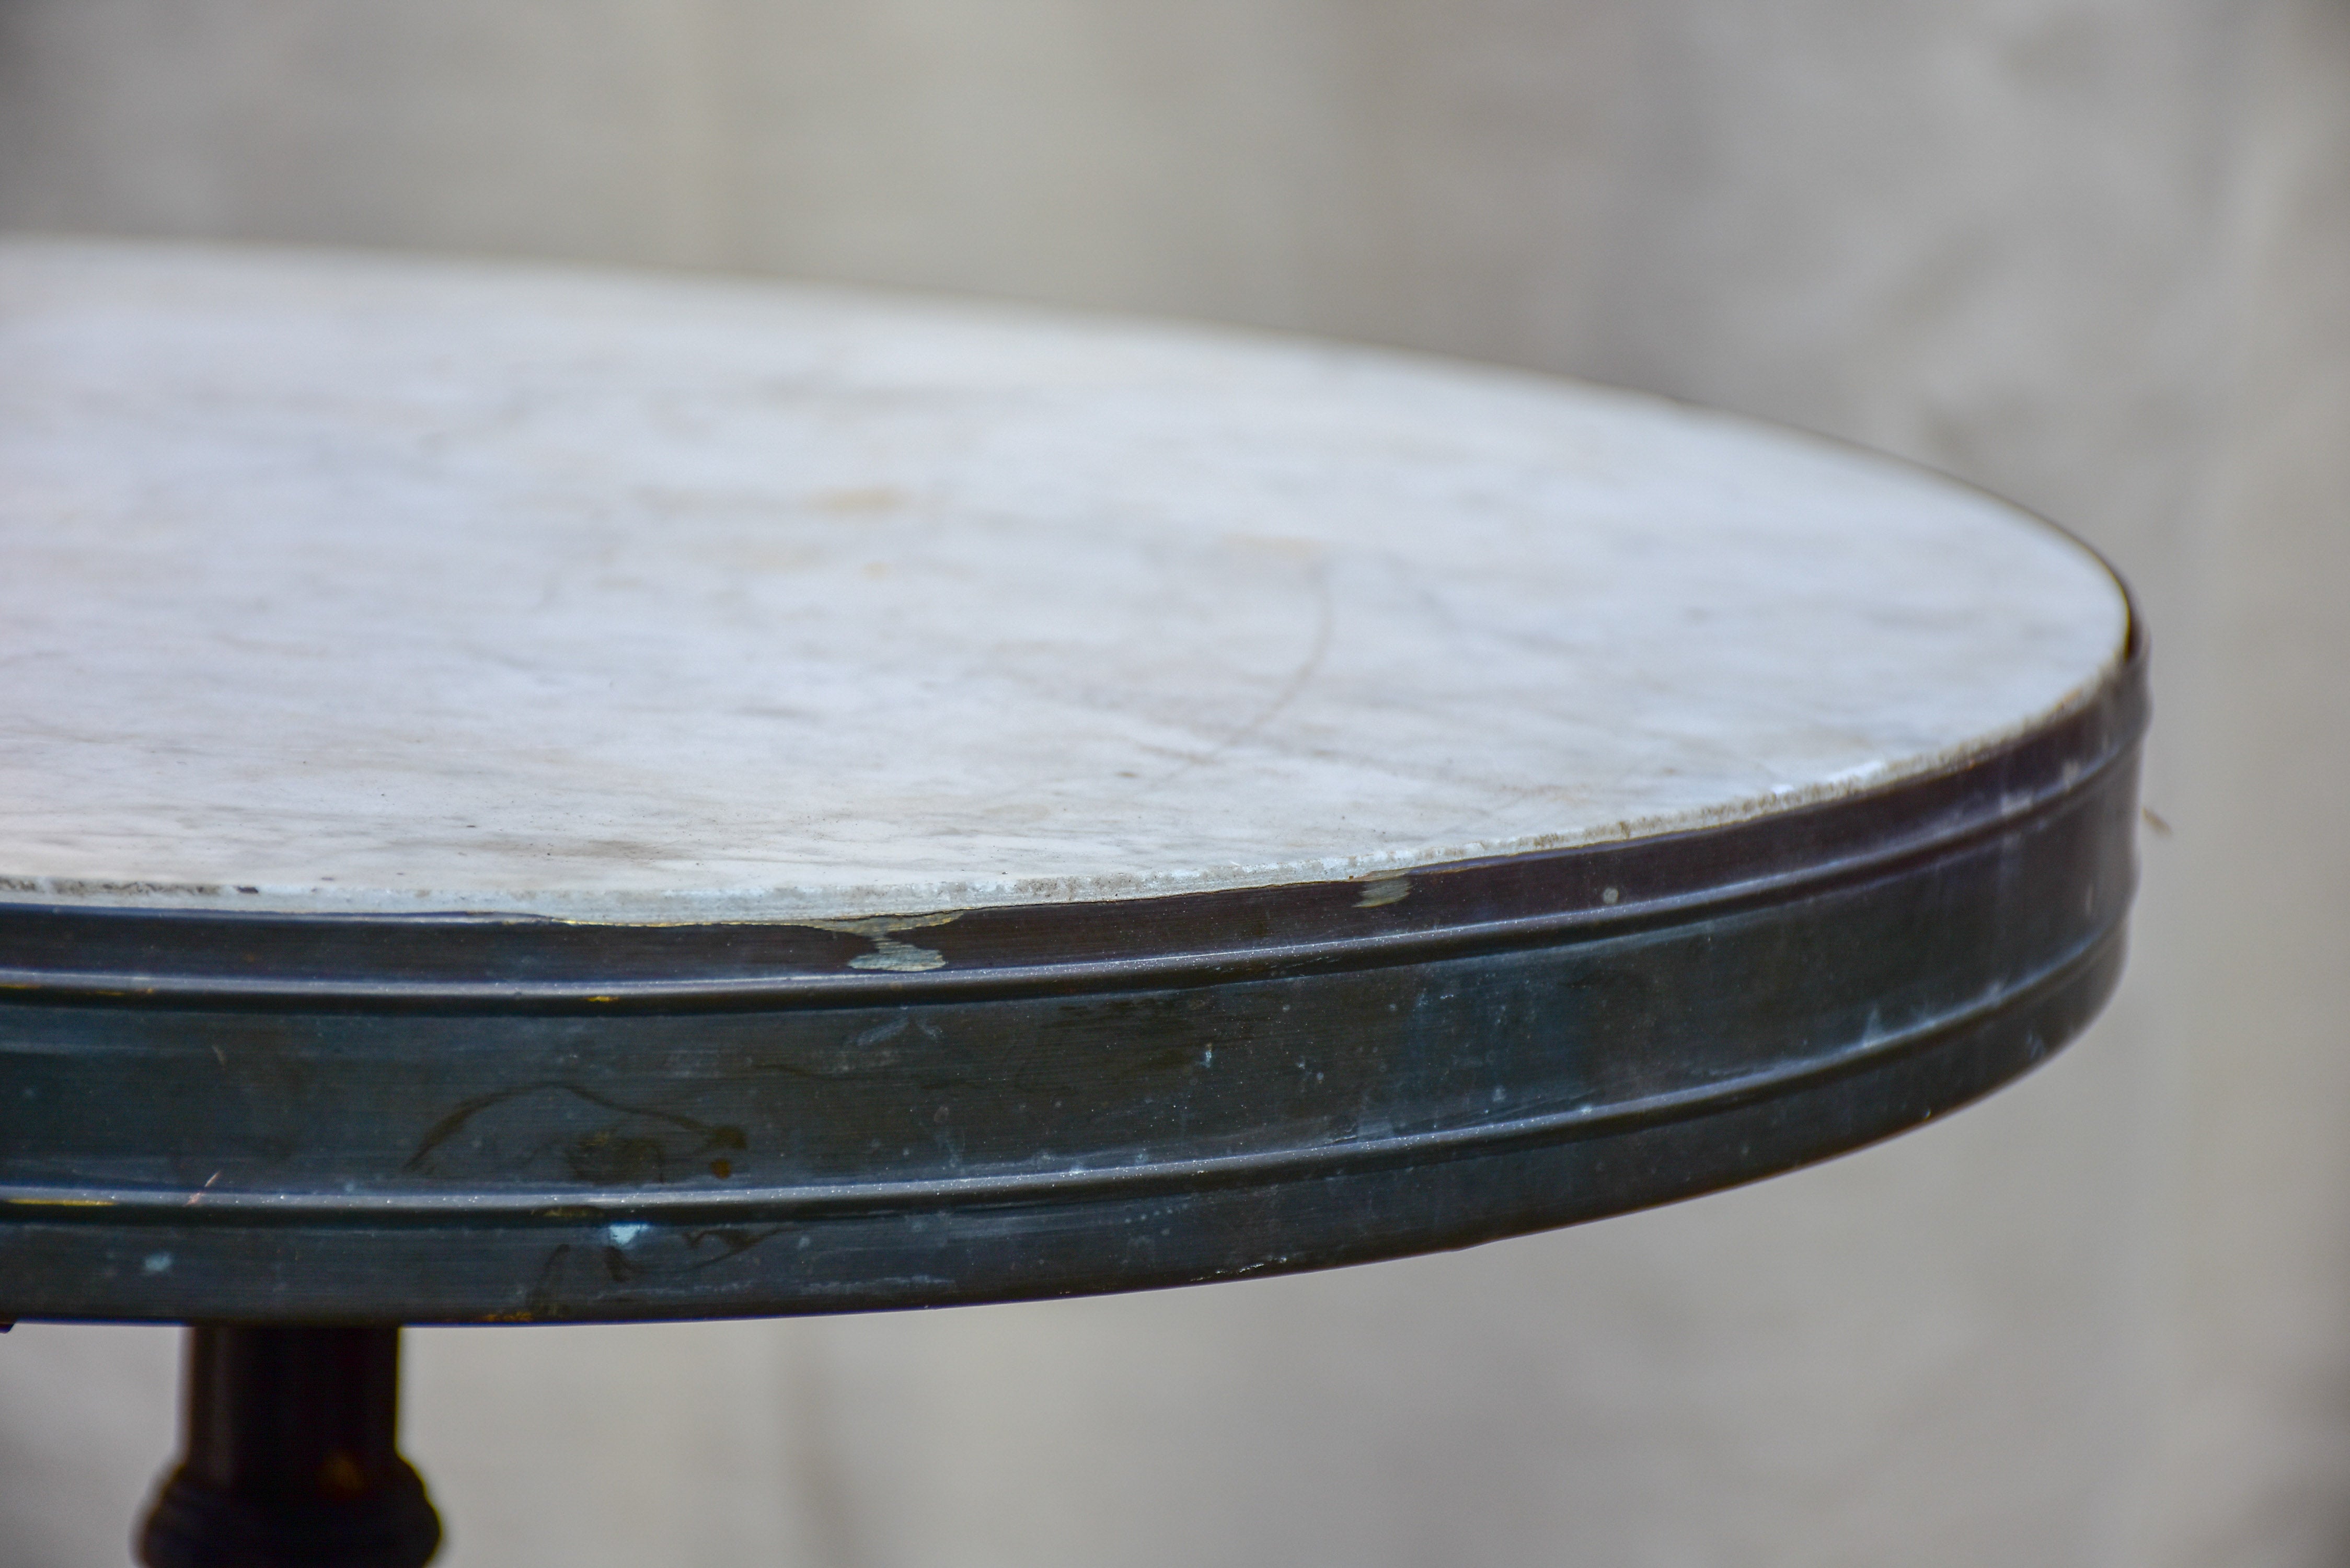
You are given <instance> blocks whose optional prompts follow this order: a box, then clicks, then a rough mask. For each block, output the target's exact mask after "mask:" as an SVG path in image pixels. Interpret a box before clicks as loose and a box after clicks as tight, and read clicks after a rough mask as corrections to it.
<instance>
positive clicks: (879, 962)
mask: <svg viewBox="0 0 2350 1568" xmlns="http://www.w3.org/2000/svg"><path fill="white" fill-rule="evenodd" d="M959 919H962V911H961V910H960V909H955V910H950V911H948V912H947V913H945V914H943V915H875V916H872V917H870V918H868V919H861V920H793V921H791V922H789V923H790V924H792V925H795V926H800V927H804V928H806V929H810V930H817V931H845V932H847V934H848V935H850V936H853V937H863V938H864V939H865V940H867V941H869V942H871V943H872V944H873V950H872V951H871V952H869V953H861V954H859V955H858V956H857V957H856V958H853V959H850V960H849V961H848V967H849V968H851V969H867V970H871V969H878V970H887V971H891V972H894V973H899V974H919V973H921V972H922V971H926V970H933V969H944V968H946V966H947V959H946V955H945V954H944V953H942V952H940V951H938V950H936V949H934V948H924V947H917V946H915V945H914V944H913V943H912V942H901V941H899V940H898V935H897V934H898V933H899V931H919V930H925V929H929V928H931V927H932V926H943V925H946V924H948V923H949V922H951V921H954V920H959Z"/></svg>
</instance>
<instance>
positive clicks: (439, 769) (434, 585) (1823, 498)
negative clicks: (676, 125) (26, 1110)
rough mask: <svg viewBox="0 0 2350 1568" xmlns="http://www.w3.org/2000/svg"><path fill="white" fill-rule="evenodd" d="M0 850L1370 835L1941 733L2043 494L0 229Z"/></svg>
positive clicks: (867, 330)
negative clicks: (1998, 492)
mask: <svg viewBox="0 0 2350 1568" xmlns="http://www.w3.org/2000/svg"><path fill="white" fill-rule="evenodd" d="M0 561H5V570H0V659H4V660H5V670H6V671H7V674H6V679H5V681H0V900H5V901H14V902H19V903H56V904H70V905H96V906H136V907H141V908H191V909H221V908H238V909H255V910H279V911H307V912H353V913H357V912H370V913H382V912H400V911H416V912H426V911H432V912H444V911H455V910H471V911H484V912H508V913H515V914H528V915H542V916H550V917H556V918H562V919H584V920H611V921H629V922H636V921H702V920H767V921H778V922H795V921H838V920H861V919H872V918H875V917H879V916H883V915H891V916H918V915H920V914H922V913H924V912H932V911H943V910H951V909H970V908H977V907H983V906H993V905H1004V904H1021V903H1043V902H1057V901H1066V900H1087V899H1099V898H1118V897H1127V896H1134V895H1142V894H1157V893H1173V892H1182V891H1188V890H1195V889H1201V890H1204V889H1211V888H1243V887H1256V886H1266V885H1273V884H1280V883H1289V882H1298V881H1313V880H1336V879H1346V878H1377V877H1379V876H1380V875H1382V874H1391V873H1393V872H1395V871H1398V870H1400V869H1403V868H1408V867H1418V866H1425V865H1430V864H1439V863H1444V862H1450V861H1459V860H1462V859H1468V858H1474V857H1487V856H1495V855H1505V854H1510V853H1513V852H1519V851H1527V850H1534V849H1542V848H1549V847H1555V846H1568V845H1575V844H1580V843H1591V842H1598V841H1605V840H1611V839H1618V838H1623V837H1627V836H1640V835H1652V834H1663V833H1669V832H1674V831H1677V830H1681V829H1686V828H1690V827H1694V826H1703V825H1708V824H1713V823H1721V822H1728V821H1734V820H1739V819H1742V818H1747V817H1752V816H1754V815H1761V814H1764V813H1769V812H1773V811H1780V810H1785V809H1788V808H1790V807H1792V806H1794V805H1801V804H1804V803H1809V802H1814V801H1819V800H1824V799H1828V798H1832V797H1836V796H1840V795H1846V794H1853V793H1855V792H1860V791H1866V790H1868V789H1871V788H1873V787H1876V786H1880V785H1883V784H1889V783H1892V782H1894V781H1897V780H1899V779H1902V778H1905V777H1909V776H1914V775H1917V774H1923V773H1926V772H1929V771H1932V770H1936V769H1940V768H1944V767H1948V766H1950V765H1951V764H1953V763H1961V762H1963V761H1964V760H1965V759H1966V758H1967V757H1968V756H1970V754H1972V753H1978V752H1980V751H1981V750H1983V749H1985V748H1987V747H1989V746H1991V745H1993V744H1995V743H1997V742H2000V741H2002V740H2003V739H2005V738H2008V737H2012V736H2013V735H2015V734H2018V733H2020V732H2023V731H2026V730H2028V729H2031V728H2032V727H2033V726H2034V725H2036V724H2039V723H2042V722H2045V721H2046V720H2047V719H2048V718H2049V717H2051V716H2052V715H2054V714H2055V713H2057V712H2059V711H2062V710H2064V709H2065V708H2066V707H2067V706H2068V705H2070V704H2074V703H2075V702H2077V701H2081V700H2082V699H2083V698H2084V696H2085V694H2086V693H2088V692H2089V691H2091V690H2092V689H2093V688H2095V686H2096V685H2097V684H2098V682H2099V681H2100V680H2102V679H2103V678H2105V677H2106V675H2107V674H2108V673H2109V671H2110V670H2112V669H2113V667H2114V666H2115V664H2116V660H2117V659H2119V658H2120V656H2121V653H2122V650H2123V646H2124V643H2125V639H2126V632H2127V614H2128V612H2127V607H2126V600H2125V598H2124V597H2123V595H2122V593H2121V591H2120V589H2119V587H2117V586H2116V583H2115V581H2114V580H2113V578H2112V577H2111V576H2110V575H2109V574H2108V573H2107V572H2106V569H2105V568H2104V567H2103V566H2101V565H2100V564H2099V563H2098V561H2097V560H2096V559H2095V557H2094V556H2091V555H2090V554H2089V553H2088V552H2086V551H2085V550H2084V549H2083V548H2081V547H2080V546H2079V545H2076V544H2074V543H2073V542H2072V541H2071V540H2069V539H2067V538H2066V537H2064V535H2061V534H2059V533H2057V532H2055V531H2054V530H2053V529H2051V528H2049V527H2047V526H2046V525H2044V524H2041V523H2039V522H2037V521H2035V520H2033V519H2032V518H2030V517H2028V516H2026V515H2023V514H2021V513H2019V512H2017V511H2015V510H2013V509H2012V508H2010V507H2008V506H2006V505H2004V504H2001V503H1999V502H1997V501H1994V500H1991V499H1990V498H1988V497H1986V496H1983V495H1981V494H1980V493H1975V492H1972V491H1970V490H1967V489H1965V488H1962V487H1960V486H1959V485H1956V484H1954V483H1949V482H1947V481H1944V480H1941V479H1939V478H1937V477H1934V476H1932V475H1929V474H1926V473H1923V472H1918V471H1916V470H1913V469H1909V468H1906V467H1902V466H1899V465H1897V464H1894V463H1891V462H1886V461H1883V460H1879V459H1877V458H1874V457H1870V456H1866V455H1864V454H1861V453H1859V452H1853V451H1850V450H1847V449H1845V448H1842V447H1838V446H1835V445H1833V444H1830V443H1827V442H1825V441H1816V440H1813V439H1809V438H1805V437H1801V436H1796V435H1791V434H1788V433H1784V432H1781V431H1773V430H1768V429H1764V428H1762V427H1759V426H1757V425H1753V424H1751V423H1747V422H1743V421H1738V420H1734V419H1730V418H1726V417H1722V416H1720V415H1716V414H1711V413H1704V412H1700V411H1696V410H1690V409H1688V408H1683V407H1679V406H1676V405H1674V404H1671V403H1669V402H1665V401H1662V400H1656V399H1650V398H1644V397H1638V396H1633V395H1628V394H1625V393H1621V392H1613V391H1603V390H1599V389H1593V388H1589V387H1586V386H1582V385H1578V384H1575V383H1573V382H1567V381H1562V380H1556V379H1546V378H1541V377H1536V376H1532V375H1525V374H1519V373H1513V372H1506V371H1502V370H1495V369H1481V368H1476V367H1471V366H1466V365H1461V364H1455V363H1449V362H1445V361H1441V360H1436V359H1430V358H1415V357H1410V356H1406V355H1401V354H1397V353H1392V352H1381V351H1372V350H1368V349H1362V348H1347V347H1337V346H1331V345H1326V344H1317V343H1313V342H1307V341H1303V340H1296V339H1289V338H1283V337H1274V336H1256V335H1247V334H1242V333H1236V332H1229V331H1209V330H1202V329H1198V328H1191V327H1171V326H1164V325H1152V324H1144V323H1135V322H1130V321H1121V320H1114V319H1098V318H1092V317H1076V316H1067V315H1055V314H1045V313H1041V312H1034V311H1029V310H1024V309H1018V308H1013V307H1009V306H982V305H973V304H961V303H959V304H946V303H939V302H933V301H929V300H925V299H921V298H915V297H898V296H887V295H874V294H858V293H852V292H847V291H843V290H833V289H821V288H813V287H803V286H781V285H774V284H766V283H748V282H737V281H726V280H718V279H703V278H691V277H684V276H676V275H665V276H652V275H626V274H605V273H596V272H590V271H585V270H557V269H546V268H535V267H525V266H521V265H494V264H466V265H458V264H452V263H445V262H430V261H422V260H395V259H388V258H383V257H374V256H361V255H354V254H332V253H304V252H293V251H279V252H270V251H258V250H255V251H238V250H232V249H206V248H197V247H174V246H150V245H128V244H96V243H66V242H28V241H15V242H9V243H7V244H5V245H0Z"/></svg>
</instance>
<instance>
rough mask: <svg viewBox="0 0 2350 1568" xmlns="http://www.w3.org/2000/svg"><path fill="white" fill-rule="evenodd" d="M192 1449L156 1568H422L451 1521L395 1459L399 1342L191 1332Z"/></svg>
mask: <svg viewBox="0 0 2350 1568" xmlns="http://www.w3.org/2000/svg"><path fill="white" fill-rule="evenodd" d="M185 1397H186V1402H187V1447H186V1450H185V1451H184V1452H183V1453H182V1455H181V1458H180V1465H179V1468H178V1469H176V1470H174V1471H173V1472H172V1479H171V1480H169V1481H168V1482H167V1483H166V1484H165V1485H164V1488H163V1491H162V1495H161V1497H159V1498H158V1499H157V1500H156V1502H155V1508H154V1511H153V1512H151V1514H149V1516H148V1519H147V1523H146V1527H145V1529H144V1530H143V1531H142V1532H140V1542H139V1555H140V1561H141V1562H143V1563H146V1564H147V1565H148V1568H421V1565H422V1564H423V1563H425V1561H426V1560H427V1559H429V1558H431V1557H432V1553H433V1552H434V1551H435V1550H436V1549H437V1548H438V1547H439V1546H440V1544H441V1520H440V1516H439V1515H437V1514H435V1513H434V1512H433V1511H432V1503H431V1501H428V1500H427V1499H426V1497H425V1495H424V1483H423V1482H422V1481H421V1480H419V1479H418V1478H417V1474H416V1471H415V1470H414V1469H411V1467H410V1466H409V1463H408V1461H407V1460H405V1459H401V1458H400V1454H399V1451H398V1449H397V1447H396V1443H395V1438H396V1425H397V1421H398V1417H399V1408H400V1330H399V1329H398V1328H397V1327H390V1328H280V1327H268V1328H256V1327H240V1326H232V1325H227V1324H198V1325H196V1326H194V1327H192V1328H191V1329H190V1330H189V1331H188V1365H187V1387H186V1395H185Z"/></svg>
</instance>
